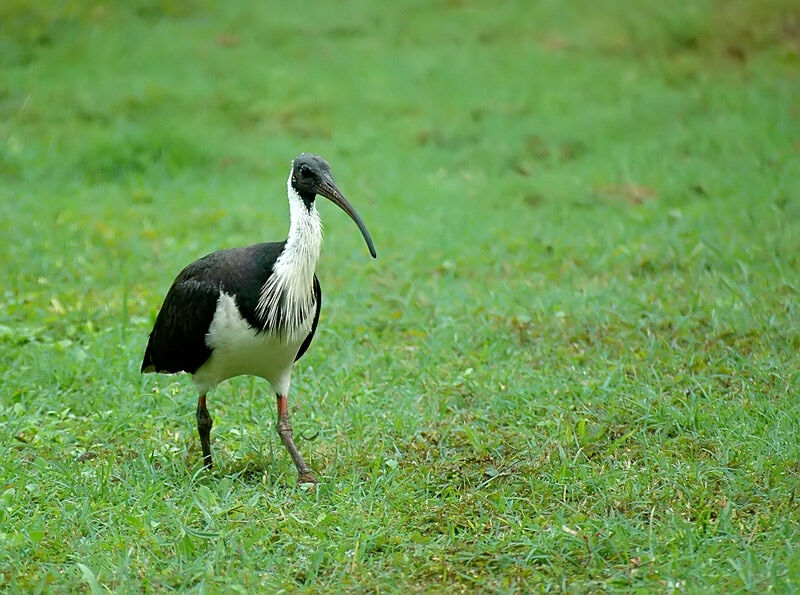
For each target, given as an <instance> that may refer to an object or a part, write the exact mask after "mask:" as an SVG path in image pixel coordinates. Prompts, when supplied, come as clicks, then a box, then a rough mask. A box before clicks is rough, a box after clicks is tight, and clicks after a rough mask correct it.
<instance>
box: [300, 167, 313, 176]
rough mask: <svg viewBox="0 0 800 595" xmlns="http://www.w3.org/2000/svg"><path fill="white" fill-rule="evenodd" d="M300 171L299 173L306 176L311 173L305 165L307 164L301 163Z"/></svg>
mask: <svg viewBox="0 0 800 595" xmlns="http://www.w3.org/2000/svg"><path fill="white" fill-rule="evenodd" d="M300 173H301V174H302V175H303V176H308V175H309V174H310V173H311V170H310V169H309V168H308V166H307V165H301V166H300Z"/></svg>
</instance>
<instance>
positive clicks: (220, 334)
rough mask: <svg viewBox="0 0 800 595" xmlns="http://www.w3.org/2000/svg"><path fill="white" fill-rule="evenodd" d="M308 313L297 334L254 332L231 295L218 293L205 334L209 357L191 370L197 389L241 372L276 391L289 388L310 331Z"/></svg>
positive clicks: (201, 390) (212, 385)
mask: <svg viewBox="0 0 800 595" xmlns="http://www.w3.org/2000/svg"><path fill="white" fill-rule="evenodd" d="M311 324H312V323H311V317H309V318H308V320H306V321H305V322H304V323H303V325H302V326H303V328H302V330H301V332H298V333H293V334H292V335H293V336H295V337H297V338H296V339H292V338H291V337H288V336H287V337H282V336H278V335H276V334H273V333H257V332H256V331H255V329H253V328H252V327H251V326H250V325H249V324H248V323H247V321H246V320H245V319H244V318H243V317H242V315H241V314H240V313H239V309H238V308H237V307H236V301H235V300H234V299H233V297H232V296H230V295H227V294H225V293H220V296H219V300H218V301H217V309H216V311H215V312H214V318H213V320H212V321H211V325H210V326H209V328H208V333H207V334H206V344H207V345H208V346H209V347H210V348H211V349H212V350H213V352H212V353H211V357H210V358H209V359H208V361H207V362H206V363H204V364H203V365H202V366H201V367H200V368H199V369H198V370H197V372H195V374H194V382H195V384H196V385H197V389H198V390H199V391H200V392H201V393H203V394H205V393H206V392H207V391H208V390H209V389H211V388H213V387H214V386H216V385H217V384H219V383H220V382H222V381H224V380H227V379H228V378H233V377H234V376H241V375H242V374H247V375H252V376H260V377H261V378H264V379H266V380H268V381H269V382H270V383H271V384H272V388H273V389H274V390H275V392H276V393H277V394H279V395H282V396H286V394H287V393H288V392H289V380H290V378H291V374H292V365H293V364H294V358H295V357H296V356H297V352H298V351H299V350H300V346H301V345H302V344H303V341H304V340H305V338H306V337H307V336H308V333H310V332H311Z"/></svg>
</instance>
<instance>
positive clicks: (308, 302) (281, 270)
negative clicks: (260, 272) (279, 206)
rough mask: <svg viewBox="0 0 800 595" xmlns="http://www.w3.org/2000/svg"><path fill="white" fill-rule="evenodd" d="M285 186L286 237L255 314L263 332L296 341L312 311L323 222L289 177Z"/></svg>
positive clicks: (309, 321) (262, 291)
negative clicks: (293, 186)
mask: <svg viewBox="0 0 800 595" xmlns="http://www.w3.org/2000/svg"><path fill="white" fill-rule="evenodd" d="M287 187H288V192H289V217H290V221H291V223H290V225H289V236H288V238H287V239H286V247H285V248H284V249H283V252H282V253H281V255H280V256H279V257H278V260H277V261H275V266H274V267H273V269H272V275H270V277H269V279H267V282H266V283H264V286H263V287H262V288H261V295H260V297H259V300H258V307H257V310H256V313H257V314H258V317H259V318H260V319H261V320H262V322H263V325H264V328H265V329H268V330H269V331H271V332H274V333H276V334H280V335H283V336H285V337H286V338H287V339H289V340H297V339H298V338H300V337H299V334H300V332H301V330H304V329H305V327H306V326H307V325H308V324H310V323H311V315H312V314H313V312H314V269H315V268H316V266H317V260H318V259H319V251H320V248H321V246H322V221H321V220H320V218H319V213H318V212H317V209H316V207H315V205H314V203H312V204H311V206H310V207H308V208H307V207H306V204H305V203H304V202H303V199H302V198H300V195H299V194H297V192H296V191H295V189H294V188H292V183H291V176H289V181H288V182H287Z"/></svg>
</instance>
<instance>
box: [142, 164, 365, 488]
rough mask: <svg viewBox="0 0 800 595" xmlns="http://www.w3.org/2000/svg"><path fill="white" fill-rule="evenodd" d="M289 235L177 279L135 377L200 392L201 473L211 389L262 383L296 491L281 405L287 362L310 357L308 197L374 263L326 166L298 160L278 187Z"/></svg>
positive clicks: (315, 286)
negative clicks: (184, 383)
mask: <svg viewBox="0 0 800 595" xmlns="http://www.w3.org/2000/svg"><path fill="white" fill-rule="evenodd" d="M286 186H287V194H288V198H289V218H290V225H289V233H288V235H287V238H286V240H284V241H282V242H269V243H260V244H253V245H251V246H246V247H242V248H230V249H225V250H220V251H217V252H212V253H211V254H208V255H206V256H204V257H202V258H200V259H199V260H196V261H195V262H193V263H191V264H189V265H188V266H186V267H185V268H184V269H183V270H182V271H181V272H180V273H179V274H178V276H177V277H176V278H175V280H174V282H173V283H172V286H171V287H170V289H169V291H168V292H167V295H166V297H165V298H164V302H163V304H162V306H161V309H160V311H159V313H158V315H157V316H156V319H155V323H154V324H153V330H152V331H151V333H150V335H149V338H148V341H147V348H146V349H145V353H144V357H143V360H142V367H141V371H142V373H153V372H156V373H165V374H177V373H180V372H187V373H189V374H191V375H192V380H193V382H194V385H195V388H196V389H197V392H198V395H199V396H198V401H197V410H196V418H197V432H198V434H199V436H200V445H201V448H202V451H203V467H205V468H207V469H210V468H212V466H213V459H212V456H211V442H210V434H211V428H212V426H213V419H212V418H211V415H210V414H209V412H208V407H207V401H206V399H207V396H208V393H209V391H210V390H211V389H213V388H214V387H216V386H217V385H218V384H220V383H221V382H224V381H225V380H227V379H229V378H233V377H235V376H240V375H251V376H256V377H261V378H264V379H265V380H267V381H268V382H269V383H270V384H271V386H272V389H273V391H274V392H275V395H276V404H277V424H276V428H277V431H278V435H279V436H280V439H281V441H282V442H283V444H284V446H285V447H286V450H287V451H288V452H289V455H290V456H291V458H292V461H293V463H294V465H295V467H296V468H297V474H298V478H297V481H298V483H300V484H308V483H311V484H315V483H317V482H318V480H317V477H316V475H315V474H314V473H313V472H312V470H311V469H310V468H309V466H308V465H307V464H306V462H305V460H304V459H303V457H302V456H301V455H300V452H299V451H298V450H297V447H296V446H295V444H294V439H293V435H292V426H291V423H290V420H289V412H288V408H287V397H288V392H289V385H290V380H291V373H292V367H293V365H294V362H296V361H297V360H298V359H300V358H301V357H302V356H303V354H305V353H306V351H307V350H308V348H309V345H310V344H311V341H312V339H313V338H314V333H315V331H316V329H317V324H318V322H319V313H320V308H321V306H322V291H321V289H320V283H319V279H318V278H317V276H316V273H315V268H316V264H317V260H318V258H319V253H320V248H321V244H322V222H321V219H320V216H319V213H318V211H317V208H316V197H317V196H323V197H325V198H327V199H329V200H330V201H331V202H333V203H334V204H335V205H337V206H338V207H339V208H341V209H342V210H343V211H344V212H345V213H347V215H349V216H350V218H351V219H352V220H353V221H354V222H355V224H356V225H357V226H358V229H359V230H360V231H361V235H362V236H363V237H364V240H365V241H366V244H367V247H368V248H369V252H370V255H371V256H372V258H376V257H377V254H376V252H375V246H374V244H373V242H372V237H371V236H370V234H369V231H367V228H366V226H365V225H364V222H363V221H362V220H361V217H360V216H359V215H358V213H357V212H356V210H355V209H354V208H353V206H352V205H351V204H350V202H348V200H347V199H346V198H345V197H344V195H343V194H342V192H341V191H340V190H339V188H338V187H337V185H336V183H335V182H334V180H333V175H332V174H331V168H330V165H328V162H327V161H325V159H323V158H322V157H320V156H319V155H314V154H310V153H302V154H300V155H299V156H298V157H297V158H295V159H294V160H293V161H292V164H291V171H290V173H289V178H288V180H287V183H286Z"/></svg>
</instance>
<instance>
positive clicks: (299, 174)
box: [289, 153, 377, 258]
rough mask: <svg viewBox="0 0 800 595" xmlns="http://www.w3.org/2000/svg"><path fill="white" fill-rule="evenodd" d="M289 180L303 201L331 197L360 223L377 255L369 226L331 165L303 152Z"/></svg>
mask: <svg viewBox="0 0 800 595" xmlns="http://www.w3.org/2000/svg"><path fill="white" fill-rule="evenodd" d="M289 181H290V183H291V185H292V188H294V190H295V192H297V194H299V195H300V197H301V198H302V199H303V201H304V202H305V203H306V204H307V205H310V204H312V203H313V202H314V198H315V196H316V195H318V194H319V195H322V196H324V197H325V198H327V199H329V200H330V201H331V202H333V203H334V204H335V205H337V206H338V207H339V208H340V209H342V210H343V211H344V212H345V213H347V214H348V215H349V216H350V218H351V219H352V220H353V221H355V223H356V225H358V229H359V230H360V231H361V235H363V236H364V240H365V241H366V242H367V247H368V248H369V253H370V254H371V255H372V258H375V257H376V256H377V255H376V253H375V246H374V245H373V243H372V238H371V237H370V235H369V232H368V231H367V227H366V226H365V225H364V222H363V221H362V220H361V217H359V216H358V213H356V210H355V209H354V208H353V205H351V204H350V203H349V202H348V201H347V199H346V198H345V197H344V195H343V194H342V193H341V191H340V190H339V188H338V187H337V186H336V183H335V182H334V181H333V176H332V175H331V166H330V165H328V162H327V161H325V160H324V159H323V158H322V157H320V156H319V155H312V154H311V153H302V154H300V155H299V156H298V157H297V158H296V159H295V160H294V161H293V162H292V173H291V174H290V176H289Z"/></svg>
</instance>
